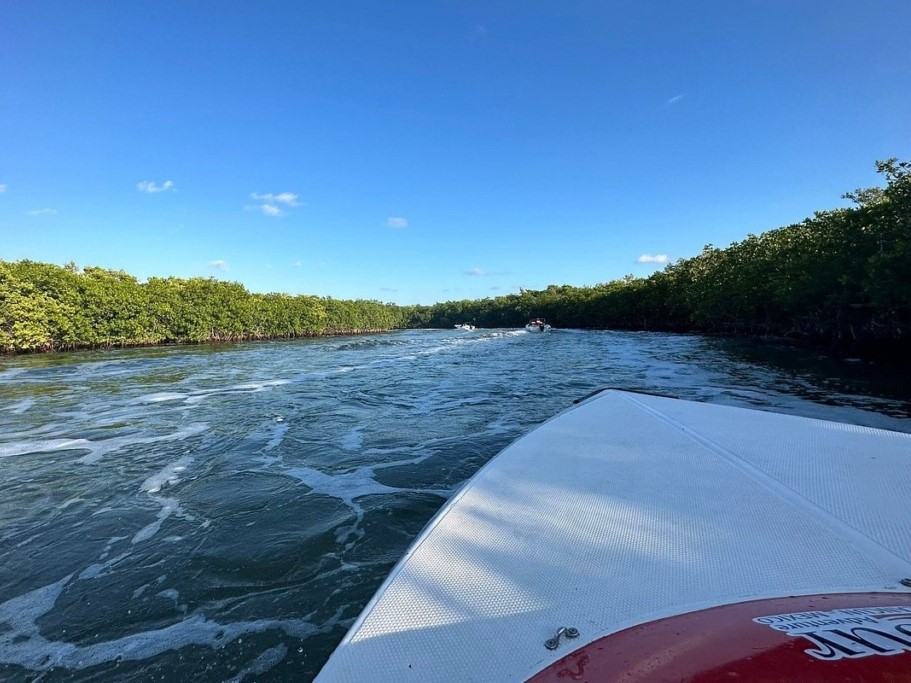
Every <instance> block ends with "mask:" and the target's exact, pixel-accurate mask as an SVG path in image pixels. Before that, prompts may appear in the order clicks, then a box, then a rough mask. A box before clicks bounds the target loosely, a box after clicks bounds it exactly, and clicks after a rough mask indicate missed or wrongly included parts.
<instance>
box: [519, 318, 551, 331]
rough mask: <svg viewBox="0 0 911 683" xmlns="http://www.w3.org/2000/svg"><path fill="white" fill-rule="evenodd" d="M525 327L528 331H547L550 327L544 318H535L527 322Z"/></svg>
mask: <svg viewBox="0 0 911 683" xmlns="http://www.w3.org/2000/svg"><path fill="white" fill-rule="evenodd" d="M525 329H526V330H528V331H529V332H547V330H549V329H550V325H548V324H547V323H546V322H545V320H544V318H535V319H534V320H530V321H529V322H528V324H527V325H526V326H525Z"/></svg>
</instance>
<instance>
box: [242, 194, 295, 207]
mask: <svg viewBox="0 0 911 683" xmlns="http://www.w3.org/2000/svg"><path fill="white" fill-rule="evenodd" d="M250 196H251V197H252V198H253V199H255V200H257V201H260V202H265V203H266V204H284V205H285V206H300V205H301V203H300V202H299V201H297V199H298V197H297V195H296V194H294V193H293V192H279V193H278V194H273V193H271V192H267V193H265V194H259V193H258V192H251V193H250Z"/></svg>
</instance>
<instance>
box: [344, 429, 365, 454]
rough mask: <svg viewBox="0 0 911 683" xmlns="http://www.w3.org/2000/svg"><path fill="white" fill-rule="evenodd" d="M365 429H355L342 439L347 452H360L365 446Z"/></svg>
mask: <svg viewBox="0 0 911 683" xmlns="http://www.w3.org/2000/svg"><path fill="white" fill-rule="evenodd" d="M363 431H364V428H363V427H354V428H353V429H352V430H351V431H349V432H348V433H347V434H345V436H343V437H342V448H343V449H344V450H346V451H357V450H360V448H361V446H362V445H363V444H364V435H363V433H362V432H363Z"/></svg>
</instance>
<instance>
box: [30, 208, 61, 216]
mask: <svg viewBox="0 0 911 683" xmlns="http://www.w3.org/2000/svg"><path fill="white" fill-rule="evenodd" d="M56 213H57V209H33V210H31V211H26V212H25V215H26V216H53V215H54V214H56Z"/></svg>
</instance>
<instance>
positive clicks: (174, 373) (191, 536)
mask: <svg viewBox="0 0 911 683" xmlns="http://www.w3.org/2000/svg"><path fill="white" fill-rule="evenodd" d="M909 379H911V377H908V374H907V372H905V373H904V374H900V373H898V371H896V370H894V369H889V368H884V367H879V366H873V365H868V364H862V363H851V362H843V361H842V362H839V361H833V360H829V359H825V358H820V357H818V356H816V355H814V354H811V353H806V352H802V351H796V350H794V349H789V348H786V347H775V346H766V345H758V344H756V343H752V342H746V341H742V340H740V341H730V340H716V339H704V338H701V337H697V336H675V335H661V334H636V333H612V332H575V331H566V330H553V331H552V332H550V333H548V334H528V333H526V332H525V331H524V330H520V331H515V330H477V331H475V332H471V333H465V332H462V331H409V332H401V333H395V334H388V335H375V336H366V337H357V338H350V337H349V338H335V339H322V340H305V341H296V342H281V343H259V344H245V345H236V346H232V345H225V346H204V347H169V348H157V349H133V350H124V351H113V352H92V353H77V354H68V355H58V356H31V357H18V358H8V359H2V360H0V467H2V468H3V475H4V477H3V481H4V487H3V489H4V490H3V498H2V502H0V548H2V554H0V678H2V679H3V680H7V679H9V680H31V679H33V678H34V677H35V676H36V675H39V674H40V675H42V676H43V680H68V681H71V680H91V679H94V678H98V677H103V678H104V679H105V680H114V681H117V680H133V679H136V678H143V679H144V678H152V677H159V678H161V677H163V678H164V679H166V680H167V679H171V678H177V677H181V678H189V679H192V680H206V681H207V680H212V681H224V680H232V681H241V680H245V679H248V680H254V679H255V680H280V679H285V678H292V677H293V678H295V679H297V680H306V679H308V678H310V677H312V676H313V675H314V674H315V672H316V671H318V670H319V667H320V666H321V665H322V663H323V662H324V661H325V660H326V658H327V657H328V656H329V653H330V651H331V649H332V647H333V646H334V645H335V643H337V642H338V640H339V639H340V638H341V637H342V635H343V634H344V632H345V630H346V628H347V626H348V625H350V623H351V621H352V620H353V619H354V618H355V617H356V616H357V614H358V613H359V611H360V609H361V607H362V606H363V605H364V603H365V602H366V601H367V600H368V599H369V598H370V596H371V595H372V593H373V591H374V590H375V589H376V588H377V586H378V585H379V583H380V582H381V581H382V580H383V578H384V577H385V575H386V573H387V572H388V571H389V569H390V568H391V566H392V564H393V563H394V562H395V561H396V560H397V559H398V558H399V556H400V555H401V554H402V552H403V551H404V550H405V548H406V547H407V546H408V543H409V542H410V540H411V539H412V538H414V536H415V535H416V534H417V533H418V532H419V531H420V529H421V528H422V527H423V525H424V524H425V523H426V522H427V520H428V519H429V518H430V517H431V516H432V515H433V513H434V512H435V511H436V510H437V509H438V508H439V506H440V505H441V504H442V503H443V501H444V500H445V499H446V497H448V496H449V495H451V494H452V492H453V491H455V490H456V489H457V488H458V487H459V485H460V484H461V483H462V482H464V481H465V480H466V479H467V478H468V477H470V476H471V474H472V473H474V472H475V471H476V470H477V469H478V468H479V467H480V466H481V465H482V464H483V463H484V462H486V461H487V460H488V459H490V458H491V457H493V456H494V455H495V454H496V453H497V452H498V451H499V450H501V449H502V448H503V447H504V446H506V445H507V444H508V443H509V442H511V441H512V440H513V439H515V438H516V437H518V436H519V435H521V434H522V433H524V432H525V431H527V430H528V429H530V428H531V427H533V426H534V425H536V424H538V423H540V422H541V421H543V420H545V419H547V418H548V417H550V416H552V415H553V414H555V413H557V412H559V411H560V410H563V409H565V408H567V407H569V405H570V404H571V402H572V400H573V399H575V398H578V397H580V396H583V395H585V394H586V393H588V392H590V391H592V390H593V389H596V388H599V387H603V386H614V387H619V388H625V389H632V390H643V391H653V392H658V393H664V394H671V395H676V396H680V397H682V398H689V399H695V400H700V401H709V402H716V403H726V404H730V405H740V406H751V407H758V408H761V409H766V410H778V411H783V412H787V413H792V414H798V415H805V416H810V417H818V418H824V419H833V420H840V421H844V422H850V423H855V424H862V425H867V426H874V427H881V428H887V429H896V430H901V431H908V432H911V419H909V418H911V382H909V381H908V380H909Z"/></svg>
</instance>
